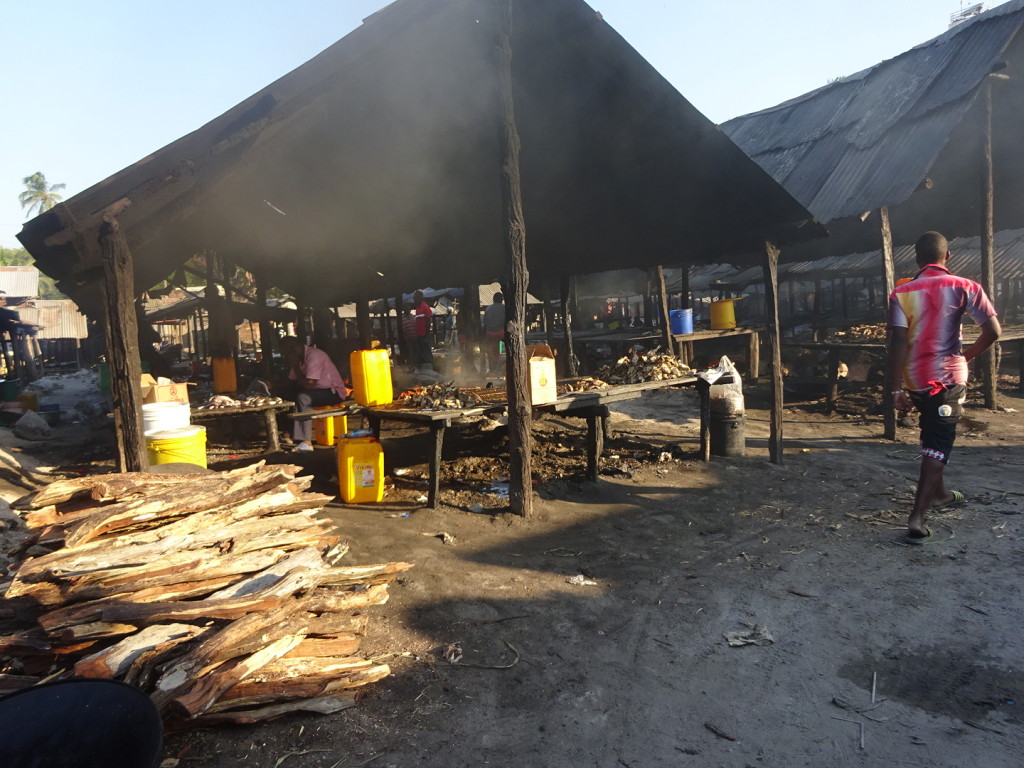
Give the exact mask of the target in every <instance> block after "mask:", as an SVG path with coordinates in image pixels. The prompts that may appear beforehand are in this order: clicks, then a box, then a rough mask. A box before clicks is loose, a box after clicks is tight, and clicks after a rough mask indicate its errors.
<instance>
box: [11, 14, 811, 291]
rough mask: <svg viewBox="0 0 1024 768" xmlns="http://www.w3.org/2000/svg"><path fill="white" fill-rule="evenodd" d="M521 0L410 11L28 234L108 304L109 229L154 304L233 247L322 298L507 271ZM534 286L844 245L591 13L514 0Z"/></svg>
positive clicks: (263, 269) (460, 281) (60, 275)
mask: <svg viewBox="0 0 1024 768" xmlns="http://www.w3.org/2000/svg"><path fill="white" fill-rule="evenodd" d="M501 6H502V2H500V1H499V0H398V2H395V3H392V4H391V5H390V6H388V7H387V8H385V9H384V10H382V11H380V12H378V13H377V14H374V15H373V16H371V17H370V18H368V19H366V20H365V21H364V23H363V25H362V26H361V27H359V28H358V29H356V30H355V31H353V32H352V33H351V34H349V35H348V36H347V37H345V38H344V39H342V40H340V41H339V42H338V43H336V44H335V45H333V46H332V47H330V48H328V49H327V50H326V51H324V52H323V53H321V54H320V55H319V56H317V57H316V58H314V59H312V60H311V61H309V62H307V63H306V64H304V65H303V66H301V67H299V68H298V69H296V70H295V71H293V72H291V73H290V74H288V75H285V76H284V77H282V78H281V79H280V80H278V81H276V82H274V83H272V84H271V85H269V86H268V87H266V88H265V89H263V90H262V91H260V92H259V93H256V94H254V95H253V96H252V97H250V98H249V99H247V100H246V101H244V102H243V103H241V104H239V105H238V106H236V107H234V108H233V109H231V110H229V111H228V112H226V113H225V114H224V115H222V116H221V117H219V118H217V119H215V120H213V121H212V122H210V123H209V124H207V125H205V126H203V127H202V128H200V129H199V130H197V131H195V132H194V133H192V134H189V135H187V136H185V137H183V138H181V139H179V140H177V141H176V142H174V143H172V144H170V145H168V146H166V147H164V148H163V149H159V150H157V151H156V152H154V153H153V154H152V155H151V156H149V157H147V158H145V159H144V160H141V161H139V162H138V163H136V164H135V165H133V166H131V167H129V168H126V169H125V170H123V171H121V172H120V173H117V174H115V175H114V176H111V177H110V178H108V179H105V180H104V181H102V182H100V183H99V184H97V185H95V186H93V187H91V188H90V189H88V190H86V191H85V192H82V193H81V194H79V195H76V196H74V197H72V198H71V199H69V200H67V201H65V202H64V203H63V204H61V205H58V206H57V207H56V208H54V209H52V210H51V211H49V212H47V213H45V214H43V215H41V216H39V217H38V218H36V219H33V220H32V221H30V222H28V223H27V224H26V225H25V228H24V229H23V230H22V232H21V234H20V235H19V239H20V240H21V241H22V243H23V244H24V245H25V247H26V248H27V249H28V251H29V252H30V253H31V254H32V255H33V257H34V258H35V259H36V261H37V263H38V265H39V266H40V268H41V269H42V270H43V271H44V272H46V273H47V274H50V275H52V276H53V277H55V278H56V279H58V280H59V281H60V285H61V287H62V289H63V290H65V291H66V292H68V293H70V294H71V295H73V296H75V297H76V298H78V299H79V300H80V303H82V304H84V305H85V306H86V307H89V306H95V305H93V304H91V302H89V301H88V294H89V293H90V286H95V285H96V284H97V281H98V279H99V274H100V271H99V266H100V260H99V253H98V247H97V240H98V230H99V226H100V224H101V216H102V214H103V212H104V210H106V209H107V208H108V207H110V206H113V205H117V206H125V205H126V206H127V207H126V208H125V209H124V212H123V214H121V216H120V219H119V220H120V222H121V225H122V228H123V229H124V231H125V232H126V236H127V239H128V243H129V246H130V248H131V250H132V252H133V254H134V256H135V262H136V284H137V287H138V288H139V289H140V290H143V289H146V288H148V287H150V286H152V285H153V284H154V283H156V282H158V281H159V280H161V279H163V278H164V277H165V276H167V275H168V274H170V273H171V272H172V271H173V270H174V269H175V268H177V267H178V266H180V265H181V264H182V263H183V262H184V261H185V260H186V259H187V258H188V257H189V256H190V255H191V254H194V253H199V252H216V253H219V254H220V255H222V256H223V257H224V258H226V259H228V260H229V261H233V262H235V263H237V264H239V265H241V266H244V267H245V268H247V269H249V270H251V271H253V272H256V273H258V274H259V273H262V274H264V275H266V276H267V279H268V280H269V281H270V283H271V284H273V285H277V286H279V287H281V288H283V289H285V290H288V291H289V292H292V293H293V294H295V295H297V296H299V297H300V299H302V300H303V301H304V302H307V303H310V304H314V303H321V302H322V303H338V302H342V301H345V300H349V299H352V298H354V297H356V296H358V295H360V288H362V291H364V293H363V294H362V295H367V296H391V295H394V294H395V293H397V292H398V291H400V290H403V289H406V290H407V289H409V288H411V287H415V286H418V285H428V284H434V285H436V284H439V283H440V284H456V285H465V284H472V283H480V282H490V281H491V280H493V279H496V278H499V277H500V276H501V275H502V274H503V272H504V271H505V269H506V265H505V263H504V256H503V253H504V251H503V238H504V236H505V235H504V224H503V221H502V203H501V187H500V163H501V160H502V156H503V151H502V146H501V138H500V137H501V131H500V120H501V110H500V102H499V91H498V82H499V81H498V77H497V75H498V60H497V52H496V51H497V41H498V39H499V32H500V29H501V21H500V19H501V14H500V12H499V11H500V8H501ZM512 7H513V16H514V19H513V24H514V28H513V36H512V48H513V89H514V96H515V109H516V118H517V121H518V126H519V131H520V134H521V138H522V147H523V148H522V184H523V197H524V209H525V219H526V232H527V240H526V247H527V258H528V261H529V266H530V269H531V272H532V274H533V275H534V276H539V275H543V274H558V273H562V272H567V273H580V272H591V271H598V270H605V269H611V268H616V267H623V266H638V267H643V266H650V265H654V264H659V263H662V262H665V263H669V264H680V263H707V262H713V261H716V260H720V259H734V258H738V257H739V256H740V255H742V254H743V253H747V254H749V253H752V252H753V250H754V248H755V247H756V243H758V242H760V241H763V240H765V239H770V240H773V241H775V242H777V243H779V244H782V245H784V244H786V243H791V242H796V241H801V240H806V239H810V238H814V237H821V236H823V235H824V234H825V232H824V229H823V228H822V227H821V226H820V225H818V224H817V223H816V222H814V221H813V220H812V218H811V217H810V215H809V214H808V213H807V211H806V210H805V209H804V208H803V207H802V206H800V205H799V204H798V203H797V202H796V201H795V200H794V199H793V198H792V197H791V196H790V195H789V194H788V193H787V192H785V191H784V190H783V189H782V188H781V187H779V186H778V185H777V184H776V183H775V182H774V181H773V180H772V179H771V178H770V177H769V176H768V174H766V173H765V172H764V171H762V170H761V168H759V167H758V166H757V165H756V164H755V163H754V162H752V161H751V160H750V159H749V158H748V157H747V156H746V155H744V154H743V153H742V152H741V151H740V150H739V149H738V148H737V147H736V146H735V145H734V144H733V143H732V142H731V141H730V140H729V139H728V138H727V137H726V136H725V135H724V134H723V133H722V132H721V131H719V130H718V128H716V127H715V126H714V125H713V124H712V123H710V122H709V121H708V120H707V119H706V118H705V117H704V116H703V115H701V114H700V113H699V112H698V111H697V110H696V109H694V107H693V106H691V105H690V104H689V102H687V101H686V99H684V98H683V97H682V96H681V95H680V94H679V93H678V92H677V91H676V90H675V89H674V88H673V87H672V86H671V85H670V84H669V83H668V82H667V81H666V80H665V79H664V78H663V77H661V75H659V74H658V73H657V72H656V71H655V70H654V69H653V68H652V67H651V66H650V65H649V64H648V63H647V62H646V61H644V59H643V58H642V57H641V56H640V55H639V54H637V53H636V51H635V50H633V49H632V48H631V47H630V46H629V45H628V44H627V43H626V42H625V41H624V40H623V39H622V38H621V37H620V36H619V35H618V34H617V33H616V32H615V31H614V30H613V29H611V28H610V27H609V26H608V25H607V24H606V23H605V22H604V21H602V19H601V17H600V16H599V15H598V14H596V13H595V12H594V11H593V10H592V9H591V8H590V7H589V6H587V5H586V3H584V2H582V1H581V0H512Z"/></svg>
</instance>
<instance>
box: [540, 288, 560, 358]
mask: <svg viewBox="0 0 1024 768" xmlns="http://www.w3.org/2000/svg"><path fill="white" fill-rule="evenodd" d="M540 300H541V301H542V302H544V333H545V335H546V336H547V340H548V346H549V347H551V349H558V345H557V343H556V342H555V310H554V307H552V306H551V279H550V278H549V277H544V278H543V279H542V280H541V281H540Z"/></svg>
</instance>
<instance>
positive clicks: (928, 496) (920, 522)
mask: <svg viewBox="0 0 1024 768" xmlns="http://www.w3.org/2000/svg"><path fill="white" fill-rule="evenodd" d="M945 469H946V465H945V464H943V463H942V462H941V461H939V460H938V459H934V458H932V457H931V456H922V457H921V474H920V476H919V477H918V480H917V494H916V495H915V496H914V509H913V510H912V511H911V513H910V518H909V519H908V520H907V530H908V531H909V532H910V533H911V534H914V535H919V536H926V535H927V528H925V512H927V511H928V507H930V506H931V505H932V502H933V501H939V502H941V503H945V502H946V501H952V494H948V493H947V492H946V486H945V482H944V480H943V477H942V475H943V472H944V470H945Z"/></svg>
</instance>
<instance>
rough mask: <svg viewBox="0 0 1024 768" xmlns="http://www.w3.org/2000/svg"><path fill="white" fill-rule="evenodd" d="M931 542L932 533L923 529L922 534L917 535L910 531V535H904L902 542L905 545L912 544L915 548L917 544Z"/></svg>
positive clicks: (927, 529) (928, 529)
mask: <svg viewBox="0 0 1024 768" xmlns="http://www.w3.org/2000/svg"><path fill="white" fill-rule="evenodd" d="M931 540H932V531H931V529H930V528H925V529H924V534H923V535H922V534H919V533H916V532H913V531H911V532H910V533H907V534H904V536H903V542H904V543H905V544H913V545H915V546H917V545H919V544H927V543H928V542H929V541H931Z"/></svg>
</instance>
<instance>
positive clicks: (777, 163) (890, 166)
mask: <svg viewBox="0 0 1024 768" xmlns="http://www.w3.org/2000/svg"><path fill="white" fill-rule="evenodd" d="M1022 10H1024V0H1014V1H1013V2H1009V3H1005V4H1003V5H1001V6H999V7H998V8H994V9H992V10H991V11H988V12H986V13H984V14H982V15H980V16H977V17H975V18H974V19H972V20H971V21H969V22H966V23H964V24H961V25H958V26H957V27H954V28H953V29H951V30H949V31H948V32H945V33H944V34H942V35H940V36H938V37H936V38H934V39H933V40H929V41H928V42H926V43H923V44H921V45H919V46H917V47H916V48H913V49H911V50H909V51H907V52H906V53H903V54H901V55H900V56H897V57H895V58H893V59H889V60H888V61H884V62H882V63H880V64H878V65H876V66H874V67H872V68H870V69H866V70H864V71H862V72H858V73H857V74H855V75H851V76H849V77H846V78H843V79H842V80H839V81H837V82H835V83H831V84H829V85H827V86H825V87H824V88H820V89H818V90H816V91H812V92H811V93H808V94H805V95H803V96H800V97H798V98H796V99H793V100H791V101H788V102H785V103H783V104H780V105H778V106H775V107H772V108H770V109H766V110H763V111H761V112H756V113H753V114H750V115H744V116H741V117H737V118H734V119H732V120H729V121H728V122H726V123H724V124H723V125H722V130H723V131H724V132H725V133H726V134H727V135H728V136H729V137H730V138H731V139H732V140H733V141H735V142H736V143H737V144H739V146H740V147H741V148H742V149H743V150H744V151H746V152H747V154H749V155H750V156H751V157H752V158H753V159H754V160H756V161H757V162H758V163H759V164H760V165H761V166H762V167H763V168H764V169H765V170H766V171H767V172H768V173H769V174H771V175H772V177H774V178H775V180H776V181H778V182H780V183H781V184H782V185H783V186H784V187H785V188H786V189H787V191H789V193H790V194H792V195H793V197H795V198H796V199H797V200H798V201H799V202H801V203H803V204H804V205H805V206H806V207H807V208H808V210H810V211H811V213H813V214H814V215H815V216H816V217H817V218H818V220H819V221H823V222H825V223H826V224H827V223H829V222H832V221H834V220H836V219H840V218H843V217H847V216H855V215H859V214H861V213H863V212H865V211H871V210H874V209H876V208H878V207H879V206H881V205H890V206H891V205H896V204H898V203H901V202H903V201H905V200H906V199H907V198H909V197H910V195H911V194H912V193H913V192H914V191H915V189H917V187H918V185H919V184H920V182H921V181H922V180H923V179H924V178H925V177H926V176H927V175H928V174H929V171H930V170H931V168H932V166H933V165H934V164H935V162H936V160H937V159H938V157H939V155H940V153H942V151H943V149H944V148H945V147H946V145H947V143H948V142H949V140H950V137H951V134H952V132H953V129H954V128H955V127H956V126H957V125H958V124H960V122H961V120H962V119H963V117H964V114H965V113H966V112H967V110H968V109H969V108H970V106H971V104H972V103H973V100H974V97H975V95H976V94H977V92H978V88H979V86H980V85H981V84H982V83H983V82H984V81H985V78H986V75H987V74H988V73H989V72H991V71H992V69H993V66H994V65H996V64H997V62H999V61H1000V60H1001V59H1002V57H1003V56H1004V52H1005V51H1006V49H1007V46H1008V45H1009V44H1010V43H1011V41H1012V40H1013V39H1014V37H1015V36H1016V35H1017V33H1018V31H1019V29H1020V27H1021V25H1022V23H1024V13H1022Z"/></svg>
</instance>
